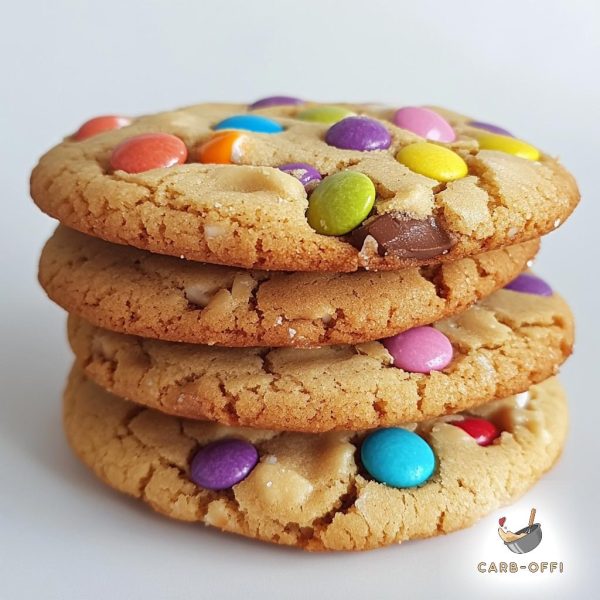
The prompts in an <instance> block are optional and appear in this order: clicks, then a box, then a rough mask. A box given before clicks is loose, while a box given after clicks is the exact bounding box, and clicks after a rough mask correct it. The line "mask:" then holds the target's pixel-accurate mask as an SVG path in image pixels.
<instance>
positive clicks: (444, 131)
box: [392, 106, 456, 142]
mask: <svg viewBox="0 0 600 600" xmlns="http://www.w3.org/2000/svg"><path fill="white" fill-rule="evenodd" d="M392 120H393V121H394V123H395V124H396V125H398V127H402V129H408V130H409V131H412V132H413V133H416V134H417V135H420V136H421V137H424V138H425V139H427V140H433V141H435V142H453V141H454V140H455V139H456V134H455V133H454V129H452V126H451V125H450V123H448V121H446V119H444V117H442V116H441V115H438V114H437V113H436V112H434V111H433V110H430V109H428V108H422V107H421V106H406V107H404V108H400V109H398V110H397V111H396V112H395V114H394V117H393V119H392Z"/></svg>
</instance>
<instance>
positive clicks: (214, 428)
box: [64, 369, 568, 550]
mask: <svg viewBox="0 0 600 600" xmlns="http://www.w3.org/2000/svg"><path fill="white" fill-rule="evenodd" d="M471 414H474V415H476V416H481V417H483V418H486V419H489V420H491V421H492V422H494V423H495V424H496V426H498V427H499V429H500V430H502V432H503V433H502V434H501V436H500V437H499V438H498V439H496V440H495V441H494V443H493V444H492V445H490V446H487V447H482V446H479V445H478V444H477V443H476V442H475V440H474V439H473V438H471V437H470V436H469V435H468V434H467V433H465V432H464V431H463V430H462V429H460V428H459V427H455V426H453V425H451V422H452V420H455V419H461V416H459V415H455V416H453V417H444V418H440V419H436V420H433V421H428V422H424V423H420V424H419V425H416V426H415V425H411V426H409V427H410V429H416V431H417V433H419V434H420V435H422V436H423V437H424V438H425V439H426V440H427V442H428V443H429V444H430V445H431V447H432V448H433V450H434V452H435V455H436V471H435V473H434V474H433V476H432V478H431V479H430V480H429V481H428V482H427V483H425V484H423V485H422V486H420V487H418V488H411V489H394V488H390V487H387V486H385V485H382V484H380V483H377V482H375V481H372V480H370V479H369V478H368V477H367V476H366V475H365V474H364V472H363V470H362V468H361V466H360V465H359V464H357V455H358V452H357V448H358V447H359V445H360V442H361V439H362V437H363V434H361V433H360V432H336V433H327V434H318V435H311V434H299V433H275V432H270V431H262V430H253V429H241V428H229V427H225V426H222V425H217V424H214V423H208V422H201V421H189V420H185V419H180V418H176V417H171V416H167V415H164V414H161V413H159V412H157V411H154V410H151V409H146V408H141V407H139V406H136V405H134V404H131V403H129V402H127V401H125V400H122V399H120V398H118V397H116V396H113V395H111V394H109V393H107V392H105V391H103V390H101V389H100V388H99V387H98V386H96V385H95V384H93V383H92V382H90V381H89V380H87V379H86V378H85V376H83V375H82V374H81V372H80V371H78V370H76V369H75V370H74V371H73V372H72V373H71V376H70V379H69V383H68V386H67V389H66V391H65V399H64V422H65V429H66V433H67V437H68V439H69V442H70V444H71V446H72V447H73V449H74V450H75V452H76V453H77V454H78V455H79V457H80V458H81V459H82V461H83V462H84V463H85V464H86V465H88V466H89V467H90V468H91V469H92V470H93V471H94V473H95V474H96V475H97V476H98V477H99V478H100V479H102V480H103V481H104V482H105V483H107V484H108V485H109V486H111V487H113V488H115V489H117V490H119V491H121V492H124V493H126V494H129V495H131V496H134V497H136V498H139V499H141V500H142V501H144V502H145V503H147V504H149V505H150V506H151V507H152V508H153V509H154V510H156V511H158V512H160V513H162V514H164V515H167V516H169V517H172V518H175V519H180V520H183V521H190V522H194V521H198V522H203V523H205V524H207V525H211V526H214V527H218V528H219V529H222V530H224V531H228V532H233V533H237V534H241V535H244V536H247V537H251V538H256V539H259V540H263V541H267V542H273V543H278V544H286V545H290V546H297V547H300V548H303V549H306V550H366V549H371V548H376V547H379V546H386V545H389V544H394V543H399V542H402V541H406V540H409V539H414V538H423V537H430V536H435V535H439V534H444V533H448V532H451V531H454V530H457V529H461V528H464V527H468V526H470V525H472V524H473V523H475V522H476V521H477V520H479V519H480V518H481V517H483V516H484V515H486V514H488V513H489V512H491V511H492V510H494V509H496V508H498V507H500V506H502V505H504V504H507V503H509V502H511V501H513V500H514V499H515V498H517V497H518V496H519V495H521V494H522V493H524V492H525V491H526V490H527V489H528V488H529V487H531V486H532V485H533V484H534V483H535V481H537V480H538V479H539V477H540V476H541V475H542V474H543V473H544V472H545V471H547V470H548V469H549V468H550V467H551V466H552V465H553V464H554V462H555V461H556V460H557V458H558V456H559V455H560V452H561V450H562V447H563V445H564V441H565V437H566V431H567V421H568V414H567V405H566V401H565V397H564V392H563V391H562V389H561V387H560V385H559V383H558V381H557V380H556V379H554V378H552V379H549V380H547V381H545V382H544V383H542V384H540V385H536V386H533V387H532V388H531V389H530V390H529V392H528V393H525V394H520V395H519V396H514V397H510V398H506V399H504V400H500V401H496V402H493V403H490V404H487V405H485V406H482V407H480V408H479V409H477V410H474V411H471ZM225 437H239V438H243V439H247V440H249V441H250V442H251V443H252V444H254V445H255V447H256V448H257V450H258V452H259V457H260V458H259V463H258V465H257V466H256V467H255V468H254V470H253V471H252V472H251V473H250V475H249V476H248V477H247V478H246V479H244V480H243V481H242V482H240V483H238V484H237V485H235V486H234V487H233V488H232V489H230V490H226V491H222V492H214V491H209V490H206V489H203V488H199V487H198V486H196V485H195V484H194V483H192V481H190V479H189V462H190V459H191V456H192V455H193V454H194V453H195V452H196V451H197V450H198V448H200V447H201V446H203V445H205V444H207V443H209V442H211V441H214V440H217V439H221V438H225ZM199 535H201V532H199Z"/></svg>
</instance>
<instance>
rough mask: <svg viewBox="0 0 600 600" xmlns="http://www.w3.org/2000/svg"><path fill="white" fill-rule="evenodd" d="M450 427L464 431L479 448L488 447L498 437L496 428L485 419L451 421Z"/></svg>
mask: <svg viewBox="0 0 600 600" xmlns="http://www.w3.org/2000/svg"><path fill="white" fill-rule="evenodd" d="M451 425H455V426H456V427H460V428H461V429H463V430H464V431H466V432H467V433H468V434H469V435H470V436H471V437H472V438H473V439H474V440H475V441H476V442H477V443H478V444H479V445H480V446H489V445H490V444H491V443H492V442H493V441H494V440H495V439H496V438H497V437H498V436H499V435H500V432H499V431H498V428H497V427H496V426H495V425H494V424H493V423H490V421H488V420H486V419H476V418H475V417H469V418H468V419H465V420H464V421H452V423H451Z"/></svg>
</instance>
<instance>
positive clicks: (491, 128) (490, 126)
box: [467, 121, 514, 137]
mask: <svg viewBox="0 0 600 600" xmlns="http://www.w3.org/2000/svg"><path fill="white" fill-rule="evenodd" d="M467 125H470V126H471V127H477V129H485V130H486V131H489V132H490V133H499V134H500V135H508V136H510V137H514V136H513V134H512V133H511V132H510V131H506V129H504V128H503V127H498V125H493V124H492V123H485V122H484V121H469V122H468V123H467Z"/></svg>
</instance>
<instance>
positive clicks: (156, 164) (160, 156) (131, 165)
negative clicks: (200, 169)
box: [110, 133, 187, 173]
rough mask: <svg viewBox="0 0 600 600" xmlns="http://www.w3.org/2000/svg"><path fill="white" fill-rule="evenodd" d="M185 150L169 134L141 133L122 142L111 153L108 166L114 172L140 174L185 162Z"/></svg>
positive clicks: (182, 144) (183, 146) (177, 140)
mask: <svg viewBox="0 0 600 600" xmlns="http://www.w3.org/2000/svg"><path fill="white" fill-rule="evenodd" d="M186 158H187V148H186V147H185V144H184V143H183V142H182V141H181V140H180V139H179V138H178V137H176V136H174V135H171V134H170V133H142V134H141V135H136V136H135V137H131V138H128V139H126V140H123V141H122V142H121V143H120V144H119V145H118V146H116V147H115V149H114V150H113V152H112V155H111V157H110V166H111V167H112V168H113V169H114V170H115V171H126V172H127V173H141V172H142V171H150V170H151V169H162V168H165V167H172V166H173V165H179V164H182V163H184V162H185V160H186Z"/></svg>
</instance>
